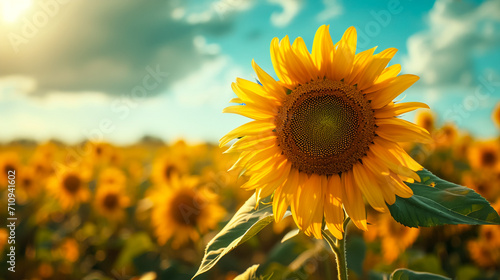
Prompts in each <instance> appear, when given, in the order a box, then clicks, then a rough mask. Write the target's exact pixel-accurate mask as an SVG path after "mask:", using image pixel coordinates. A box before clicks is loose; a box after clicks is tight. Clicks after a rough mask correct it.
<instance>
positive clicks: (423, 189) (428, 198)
mask: <svg viewBox="0 0 500 280" xmlns="http://www.w3.org/2000/svg"><path fill="white" fill-rule="evenodd" d="M417 173H418V175H419V176H420V178H421V182H420V183H418V182H415V183H406V184H407V185H408V186H409V187H410V188H411V189H412V190H413V196H411V197H410V198H401V197H398V196H396V202H395V203H394V204H393V205H388V206H389V210H390V211H391V215H392V217H393V218H394V219H395V220H396V221H398V222H399V223H401V224H403V225H405V226H408V227H419V226H423V227H430V226H438V225H445V224H450V225H457V224H469V225H495V224H496V225H498V224H500V216H499V215H498V213H497V212H496V211H495V209H493V207H491V205H490V204H489V202H488V201H486V199H484V198H483V197H482V196H481V195H479V194H478V193H476V192H475V191H473V190H471V189H469V188H466V187H463V186H459V185H456V184H454V183H451V182H448V181H445V180H443V179H440V178H438V177H436V176H435V175H434V174H432V173H431V172H429V171H428V170H422V171H418V172H417Z"/></svg>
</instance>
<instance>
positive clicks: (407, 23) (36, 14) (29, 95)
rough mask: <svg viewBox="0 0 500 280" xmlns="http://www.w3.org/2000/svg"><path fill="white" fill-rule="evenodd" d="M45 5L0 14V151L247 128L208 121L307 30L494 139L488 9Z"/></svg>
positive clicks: (375, 4)
mask: <svg viewBox="0 0 500 280" xmlns="http://www.w3.org/2000/svg"><path fill="white" fill-rule="evenodd" d="M46 2H47V1H39V0H19V1H17V0H16V1H7V0H2V1H0V3H1V4H0V7H2V10H1V11H0V17H1V18H0V34H2V36H1V38H0V41H1V42H0V61H2V65H1V66H0V118H1V119H2V121H1V122H0V129H1V131H2V133H1V134H0V141H2V142H5V141H11V140H14V139H17V138H28V139H35V140H40V141H44V140H48V139H54V138H55V139H60V140H63V141H66V142H69V143H76V142H79V141H82V140H85V139H90V140H101V139H102V140H107V141H111V142H114V143H117V144H129V143H133V142H135V141H137V140H138V139H140V138H141V137H143V136H144V135H152V136H157V137H160V138H162V139H164V140H166V141H171V140H175V139H179V138H185V139H187V140H189V141H214V142H215V141H217V140H218V139H219V138H220V137H221V136H222V135H223V134H225V133H226V132H228V131H229V130H231V129H232V128H234V127H235V126H236V125H239V124H242V123H244V122H246V121H247V120H246V119H245V118H243V117H239V116H235V115H228V114H222V113H221V111H222V109H223V108H224V107H225V106H227V105H228V103H227V102H228V101H229V99H230V98H232V97H233V93H232V92H231V88H230V84H231V82H232V81H234V80H235V78H236V77H243V78H246V79H250V80H251V79H254V78H255V75H254V73H253V71H252V68H251V60H252V59H255V60H256V62H257V63H258V64H259V65H260V66H261V67H262V68H264V69H265V70H266V71H268V72H269V73H270V74H272V75H274V73H273V70H272V64H271V61H270V56H269V44H270V41H271V39H272V38H273V37H279V38H282V37H283V36H285V35H289V36H290V37H291V38H292V39H294V38H296V37H298V36H300V37H302V38H304V40H305V42H306V44H307V45H308V46H309V48H310V47H311V45H312V41H313V37H314V33H315V31H316V29H317V28H318V27H319V26H320V25H321V24H330V30H331V34H332V37H333V40H334V41H337V40H339V39H340V37H341V36H342V33H343V32H344V30H345V29H346V28H348V27H349V26H355V27H356V28H357V30H358V40H359V42H358V51H362V50H365V49H368V48H371V47H373V46H378V51H381V50H383V49H385V48H388V47H396V48H398V49H399V52H398V53H397V54H396V56H395V57H394V59H393V61H392V62H391V63H401V64H402V66H403V72H404V73H413V74H417V75H419V76H421V80H420V81H419V82H418V83H417V84H416V85H414V86H413V87H412V88H411V89H410V90H408V91H407V92H406V93H405V96H404V98H405V100H406V101H413V100H417V101H422V102H426V103H428V104H429V105H430V106H431V108H432V110H433V111H435V112H436V113H437V114H438V117H439V121H440V122H441V123H444V122H454V123H455V124H456V125H458V126H459V127H460V128H463V129H466V130H469V131H471V132H472V133H474V134H475V135H477V136H478V137H490V136H493V135H496V134H497V131H496V128H495V127H494V126H493V123H492V122H491V119H490V115H491V111H492V110H493V107H494V106H495V104H496V103H497V102H499V101H500V48H499V47H500V1H465V0H462V1H436V2H432V1H410V0H399V1H397V0H391V1H375V0H374V1H346V0H336V1H332V0H330V1H301V0H289V1H284V0H267V1H252V0H219V1H196V2H195V1H168V2H167V1H160V0H152V1H148V2H146V3H147V4H145V3H144V2H140V3H139V1H133V0H120V1H119V0H110V1H106V2H104V3H102V2H101V1H84V0H73V1H63V0H53V1H48V2H50V3H51V5H48V6H47V5H45V6H43V5H41V3H46ZM9 3H10V4H9ZM13 3H14V4H15V5H12V4H13ZM16 3H17V4H16ZM22 3H24V4H25V5H24V6H23V5H21V4H22ZM155 72H156V74H155ZM147 77H150V79H149V80H147V81H146V82H145V81H144V79H148V78H147ZM141 90H142V91H141ZM400 98H403V96H401V97H400ZM405 118H407V119H409V120H412V119H413V115H412V114H408V115H407V116H406V117H405Z"/></svg>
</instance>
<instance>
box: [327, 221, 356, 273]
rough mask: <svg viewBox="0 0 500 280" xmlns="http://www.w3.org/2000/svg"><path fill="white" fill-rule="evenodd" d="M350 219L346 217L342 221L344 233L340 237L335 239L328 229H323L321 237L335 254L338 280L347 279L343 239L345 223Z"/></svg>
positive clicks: (345, 229) (345, 228) (345, 234)
mask: <svg viewBox="0 0 500 280" xmlns="http://www.w3.org/2000/svg"><path fill="white" fill-rule="evenodd" d="M350 220H351V219H350V218H349V217H347V218H346V219H345V221H344V225H343V227H344V233H343V234H342V237H343V238H342V239H340V240H339V239H335V237H333V236H332V235H331V233H330V232H329V231H328V230H323V231H322V233H323V237H324V238H325V240H326V242H327V243H328V245H330V248H331V249H332V251H333V253H334V254H335V261H336V262H337V271H338V279H339V280H347V258H346V250H345V239H346V236H347V225H348V224H349V221H350Z"/></svg>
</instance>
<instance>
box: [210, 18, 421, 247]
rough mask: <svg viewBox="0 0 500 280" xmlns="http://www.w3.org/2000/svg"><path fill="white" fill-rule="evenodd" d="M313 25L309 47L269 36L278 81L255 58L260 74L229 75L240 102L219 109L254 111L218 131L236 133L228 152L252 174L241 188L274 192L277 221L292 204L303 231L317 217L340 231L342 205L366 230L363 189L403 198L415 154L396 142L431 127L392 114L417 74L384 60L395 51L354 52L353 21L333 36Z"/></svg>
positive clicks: (382, 197) (381, 205)
mask: <svg viewBox="0 0 500 280" xmlns="http://www.w3.org/2000/svg"><path fill="white" fill-rule="evenodd" d="M328 28H329V27H328V26H324V25H323V26H321V27H320V28H319V29H318V31H317V33H316V36H315V38H314V43H313V47H312V53H309V51H308V50H307V48H306V45H305V43H304V41H303V40H302V38H300V37H299V38H297V39H296V40H295V42H294V43H293V45H291V44H290V40H289V38H288V36H285V37H284V38H283V39H282V40H281V42H280V41H279V40H278V38H274V39H273V40H272V42H271V59H272V62H273V65H274V69H275V71H276V75H277V76H278V78H279V80H278V81H276V80H275V79H273V78H272V77H271V76H270V75H269V74H267V73H266V72H264V71H263V70H262V69H261V68H260V67H259V66H258V65H257V64H256V63H255V62H252V65H253V68H254V70H255V72H256V74H257V77H258V79H259V81H258V83H254V82H250V81H247V80H244V79H239V78H238V79H237V81H236V83H233V84H232V88H233V90H234V92H235V93H236V95H237V96H238V98H235V99H233V100H231V102H232V103H238V105H235V106H230V107H227V108H225V109H224V111H223V112H226V113H236V114H240V115H242V116H245V117H249V118H251V119H254V121H252V122H249V123H247V124H244V125H242V126H240V127H238V128H236V129H234V130H233V131H231V132H229V133H228V134H227V135H225V136H224V137H222V138H221V140H220V145H221V146H223V145H226V144H227V143H229V142H230V141H231V140H232V139H235V138H239V139H238V140H237V141H236V142H235V143H234V144H233V145H232V146H231V147H230V148H229V150H228V152H237V153H240V157H239V159H238V161H237V162H236V163H235V168H241V169H243V171H244V172H245V173H246V174H248V175H249V176H250V179H249V181H248V182H247V183H245V185H244V186H243V187H244V188H246V189H248V190H255V191H256V194H257V199H258V200H260V199H262V198H264V197H267V196H269V195H271V194H273V193H274V198H273V210H274V211H273V212H274V217H275V220H276V221H280V220H281V219H282V217H283V215H284V213H285V211H286V210H287V208H288V206H290V205H291V211H292V215H293V218H294V220H295V223H296V224H297V226H298V227H299V228H300V229H301V230H303V231H304V232H305V233H306V234H307V235H314V237H316V238H322V236H321V229H322V221H323V217H324V219H325V222H326V224H327V226H328V228H329V230H330V232H331V233H332V234H333V235H334V236H335V237H337V238H342V231H343V228H342V223H343V221H344V210H343V209H345V210H346V212H347V214H348V215H349V216H350V218H351V219H352V221H353V222H354V224H355V225H356V226H357V227H358V228H360V229H363V230H366V229H367V224H366V212H365V204H364V201H363V197H364V198H366V200H367V201H368V203H369V204H370V205H372V207H373V208H375V209H376V210H378V211H381V212H384V211H387V204H386V203H388V204H393V203H394V202H395V200H396V195H398V196H400V197H405V198H406V197H410V196H412V195H413V192H412V190H411V189H410V188H409V187H408V186H407V185H405V183H404V182H405V181H407V182H413V181H414V180H417V181H419V180H420V178H419V176H418V175H417V173H416V172H415V171H417V170H421V169H422V166H420V164H418V163H417V162H415V161H414V160H413V159H412V158H411V157H410V156H409V155H408V154H407V153H406V152H405V151H404V150H403V149H402V148H401V147H400V146H399V144H398V142H412V141H420V142H428V141H429V140H430V136H429V133H428V132H427V131H426V130H425V129H423V128H421V127H419V126H417V125H415V124H413V123H411V122H408V121H405V120H402V119H400V118H398V117H397V116H398V115H400V114H402V113H405V112H408V111H412V110H415V109H418V108H428V106H427V105H426V104H423V103H419V102H408V103H395V102H393V101H392V100H393V99H394V98H395V97H396V96H398V95H399V94H401V93H402V92H403V91H404V90H406V89H407V88H408V87H410V86H411V85H412V84H413V83H415V82H416V81H417V80H418V77H417V76H415V75H410V74H406V75H400V76H397V75H398V73H399V72H400V70H401V66H400V65H399V64H395V65H392V66H390V67H386V66H387V64H388V63H389V61H390V59H391V58H392V57H393V56H394V54H395V53H396V49H394V48H390V49H387V50H384V51H382V52H380V53H378V54H375V55H374V54H373V53H374V51H375V48H372V49H369V50H366V51H363V52H360V53H358V54H355V50H356V41H357V35H356V29H355V28H354V27H350V28H349V29H348V30H347V31H346V32H345V33H344V35H343V37H342V39H341V40H340V41H339V42H338V43H336V44H333V42H332V40H331V37H330V33H329V30H328Z"/></svg>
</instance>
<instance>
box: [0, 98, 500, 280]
mask: <svg viewBox="0 0 500 280" xmlns="http://www.w3.org/2000/svg"><path fill="white" fill-rule="evenodd" d="M497 108H498V107H497ZM498 112H499V110H497V111H496V112H495V113H494V114H493V115H492V117H493V119H494V120H495V121H496V122H497V124H498V123H499V121H500V120H499V119H498V115H499V113H498ZM436 118H437V116H435V115H434V114H433V113H430V112H429V111H421V112H419V114H417V117H416V119H415V121H416V123H417V124H419V125H422V126H423V127H425V128H426V129H428V130H429V131H430V132H431V134H432V136H433V139H434V140H435V141H433V142H432V144H409V145H407V146H405V147H404V148H405V150H406V151H407V152H408V153H409V154H410V155H412V156H413V157H414V158H415V159H416V160H417V161H418V162H419V163H421V164H423V165H424V166H426V167H427V168H428V170H429V171H430V172H432V173H433V174H436V175H438V176H439V177H441V178H444V179H446V180H448V181H450V182H454V183H457V184H460V185H464V186H468V187H470V188H472V189H473V190H475V191H476V192H477V193H479V194H481V195H482V196H483V197H485V198H486V199H487V200H488V201H490V202H491V203H492V205H493V207H495V209H496V210H497V211H500V185H499V184H500V142H499V141H500V140H499V139H498V138H496V139H487V140H482V139H481V140H479V139H474V138H473V137H471V136H470V135H469V134H468V133H467V131H462V130H458V129H457V128H456V127H454V126H453V125H451V124H444V125H438V124H439V122H437V121H436ZM437 119H439V118H437ZM225 149H226V148H219V147H218V145H215V144H213V143H186V142H184V141H182V140H179V141H176V142H173V143H162V142H160V141H155V139H144V140H143V141H142V142H140V143H137V144H135V145H130V146H124V147H118V146H114V145H112V144H110V143H103V142H100V143H92V142H87V143H82V144H81V145H77V146H66V145H64V144H62V143H58V142H47V143H40V144H36V143H22V142H20V143H10V144H7V145H2V146H1V152H0V170H2V171H5V172H2V178H1V179H0V181H1V182H2V189H1V199H2V200H3V201H7V199H8V194H9V190H8V188H7V183H6V182H7V176H6V172H8V171H11V170H15V174H16V175H15V207H14V209H15V210H14V211H15V213H14V215H13V216H11V215H9V213H8V211H7V207H2V209H1V210H0V211H1V212H0V213H1V218H2V219H3V220H6V219H7V218H8V217H15V218H17V225H16V227H15V246H16V267H15V269H16V271H17V273H19V274H18V275H22V276H21V277H20V278H17V279H191V277H192V276H193V275H194V274H195V273H196V271H197V270H198V267H199V265H200V262H201V259H202V257H203V252H204V248H205V246H206V245H207V243H208V242H209V241H210V240H211V239H212V238H214V236H215V235H216V234H217V232H218V231H220V230H221V229H222V228H223V227H224V225H225V224H226V223H228V220H229V219H230V218H231V216H232V215H233V214H234V213H235V212H236V211H237V210H238V209H239V208H240V207H241V206H242V205H244V203H245V201H246V200H247V199H248V198H249V197H250V196H252V193H251V192H249V191H245V190H243V189H241V188H240V187H241V186H242V185H243V184H244V183H245V182H246V181H247V180H248V178H246V177H245V176H240V177H239V176H238V174H237V172H236V173H235V172H234V171H229V172H227V170H228V169H229V168H230V167H231V165H232V163H234V161H235V160H236V158H235V156H233V155H232V154H223V152H224V150H225ZM367 211H368V231H362V230H359V229H357V228H356V227H355V226H352V225H351V226H349V228H348V230H349V236H348V238H347V242H346V246H347V248H348V254H347V259H348V265H349V272H350V278H351V279H385V278H384V275H388V274H390V273H391V272H392V271H393V270H394V269H396V268H400V267H404V268H409V269H412V270H415V271H425V272H431V273H435V274H439V275H443V276H447V277H451V278H453V279H498V277H500V227H499V226H495V225H482V226H471V225H446V226H437V227H429V228H427V227H422V228H410V227H405V226H403V225H401V224H399V223H397V222H396V221H394V219H392V218H391V215H389V214H387V213H385V214H379V213H377V212H376V211H374V210H371V209H368V210H367ZM9 236H10V232H9V229H7V228H2V229H1V231H0V250H1V251H2V255H1V258H2V262H1V266H2V267H1V269H2V271H6V270H7V266H8V263H7V261H8V258H9V256H8V255H7V254H8V253H9V250H10V249H9V248H10V246H11V243H9V242H8V241H9ZM334 258H335V257H334V255H333V254H332V253H331V252H330V251H329V249H328V247H327V243H325V242H324V241H323V240H317V239H311V238H308V237H307V236H306V235H305V234H304V233H300V232H298V229H297V227H296V225H295V224H294V222H293V219H292V217H290V216H288V217H285V218H284V219H283V220H282V221H281V222H279V223H274V222H271V223H270V224H269V225H268V226H267V227H265V228H264V229H262V231H261V232H259V233H258V234H256V235H255V236H253V237H251V238H248V240H246V242H244V243H243V244H241V246H238V247H237V248H235V249H234V250H233V251H231V252H229V253H228V254H227V255H226V256H224V257H222V258H221V259H220V260H219V261H218V263H217V265H216V266H215V267H214V268H213V269H212V270H210V271H209V272H207V273H205V274H202V275H200V276H198V278H199V279H257V278H248V277H249V276H248V275H247V276H245V275H243V276H241V275H240V274H242V273H243V272H244V271H245V270H246V269H247V268H248V267H251V266H252V265H254V264H260V266H259V267H258V269H257V268H256V270H255V271H254V272H253V273H255V275H258V276H259V277H262V278H259V279H331V277H332V275H336V267H334V266H332V265H331V264H332V263H334V260H333V259H334ZM238 275H240V276H238ZM244 277H247V278H244ZM1 278H3V277H1ZM423 279H427V278H423ZM428 279H431V278H428Z"/></svg>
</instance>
